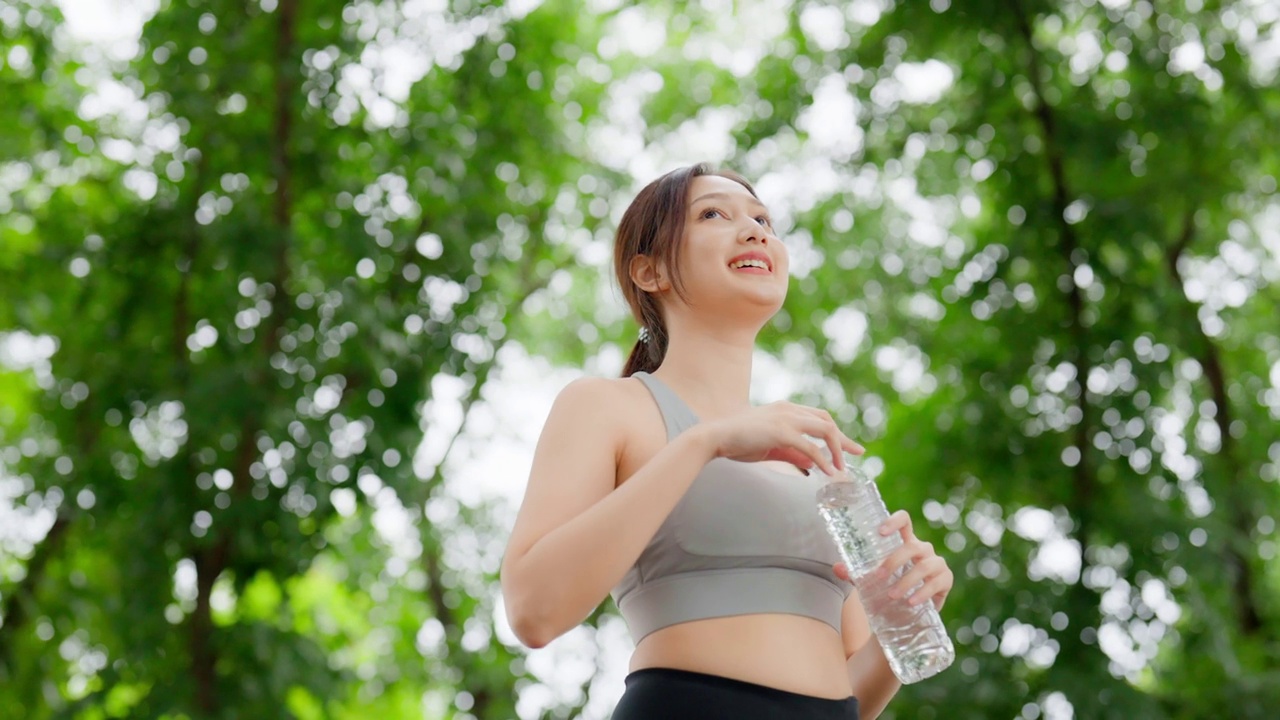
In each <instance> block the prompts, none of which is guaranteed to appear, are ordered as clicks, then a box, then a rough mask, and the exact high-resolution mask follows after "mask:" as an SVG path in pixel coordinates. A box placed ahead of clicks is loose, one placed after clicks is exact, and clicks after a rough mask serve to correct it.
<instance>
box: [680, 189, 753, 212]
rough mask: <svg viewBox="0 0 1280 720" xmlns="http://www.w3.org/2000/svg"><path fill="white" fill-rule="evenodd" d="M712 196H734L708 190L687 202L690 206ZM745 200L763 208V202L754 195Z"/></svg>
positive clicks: (725, 198) (727, 197)
mask: <svg viewBox="0 0 1280 720" xmlns="http://www.w3.org/2000/svg"><path fill="white" fill-rule="evenodd" d="M713 198H718V199H721V200H732V199H733V198H734V196H733V195H730V194H729V193H723V192H709V193H707V194H705V195H699V196H698V197H697V198H695V199H694V201H693V202H691V203H689V205H690V206H692V205H697V204H698V203H699V202H702V201H703V200H710V199H713ZM747 202H749V203H751V204H752V205H755V206H757V207H761V208H764V203H762V202H760V200H759V199H758V198H754V197H753V198H751V199H750V200H748V201H747ZM765 209H766V210H767V209H768V208H765Z"/></svg>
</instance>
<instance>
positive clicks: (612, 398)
mask: <svg viewBox="0 0 1280 720" xmlns="http://www.w3.org/2000/svg"><path fill="white" fill-rule="evenodd" d="M647 392H648V391H647V390H645V388H644V386H643V385H642V384H641V383H640V381H639V380H637V379H635V378H629V377H625V378H610V377H598V376H591V375H587V376H583V377H579V378H575V379H574V380H572V381H570V382H569V384H568V385H565V386H564V388H562V389H561V390H560V393H559V395H557V397H556V405H560V406H565V407H566V409H572V410H592V411H596V412H608V413H610V414H612V413H619V414H625V412H626V411H627V410H628V409H631V408H634V406H635V404H636V403H639V402H643V401H644V400H645V397H646V393H647Z"/></svg>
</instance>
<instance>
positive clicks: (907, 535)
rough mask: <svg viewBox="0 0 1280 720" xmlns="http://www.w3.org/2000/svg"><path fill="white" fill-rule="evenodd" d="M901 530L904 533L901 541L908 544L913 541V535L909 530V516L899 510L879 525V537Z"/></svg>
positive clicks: (904, 511)
mask: <svg viewBox="0 0 1280 720" xmlns="http://www.w3.org/2000/svg"><path fill="white" fill-rule="evenodd" d="M903 530H905V531H906V532H903V535H902V539H903V540H905V541H907V542H910V541H912V540H914V539H915V533H914V532H913V531H912V529H911V515H910V514H909V513H908V512H907V511H906V510H899V511H897V512H895V513H893V514H892V515H890V516H889V518H888V519H887V520H885V521H884V522H882V523H880V534H881V535H892V534H894V533H895V532H902V531H903Z"/></svg>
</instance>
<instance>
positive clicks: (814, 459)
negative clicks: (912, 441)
mask: <svg viewBox="0 0 1280 720" xmlns="http://www.w3.org/2000/svg"><path fill="white" fill-rule="evenodd" d="M706 431H707V432H708V433H710V434H711V437H712V441H713V443H714V445H715V448H716V457H723V458H728V459H730V460H738V461H741V462H760V461H762V460H782V461H784V462H789V463H791V464H792V465H795V466H796V467H798V468H800V469H801V470H804V471H805V472H808V471H809V469H810V468H813V467H815V466H816V467H818V468H820V469H821V470H822V471H823V472H825V473H827V474H828V475H835V474H836V473H837V472H839V471H843V470H844V453H845V452H848V453H851V454H853V455H861V454H862V453H863V452H865V450H864V448H863V447H862V446H861V445H859V444H858V443H856V442H854V441H853V440H850V439H849V438H848V437H846V436H845V434H844V433H843V432H841V431H840V428H839V427H838V426H837V425H836V422H835V420H834V419H832V417H831V413H829V412H827V411H826V410H819V409H817V408H812V407H807V406H804V405H797V404H795V403H790V402H775V403H770V404H768V405H760V406H757V407H753V408H751V409H750V410H748V411H746V412H744V413H741V414H738V415H735V416H733V417H727V418H721V419H719V420H713V421H711V422H709V423H706ZM806 436H808V437H806ZM810 438H812V439H810ZM814 440H819V441H822V442H823V443H825V445H826V447H825V448H824V447H823V446H822V445H819V444H817V443H815V442H814ZM832 458H834V464H833V462H832Z"/></svg>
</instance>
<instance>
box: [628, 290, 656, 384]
mask: <svg viewBox="0 0 1280 720" xmlns="http://www.w3.org/2000/svg"><path fill="white" fill-rule="evenodd" d="M650 302H652V300H650ZM645 304H646V305H648V303H645ZM645 314H646V315H647V314H648V313H645ZM654 314H655V315H656V313H654ZM666 355H667V328H666V326H665V325H663V324H662V318H661V317H655V318H653V319H652V320H651V321H650V323H649V324H648V325H642V326H641V327H640V339H639V340H636V345H635V347H633V348H631V356H630V357H628V358H627V364H626V366H625V367H624V368H623V369H622V377H631V376H632V375H634V374H636V373H638V372H646V373H651V372H653V371H654V370H657V369H658V366H659V365H661V364H662V359H663V358H664V357H666Z"/></svg>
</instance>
